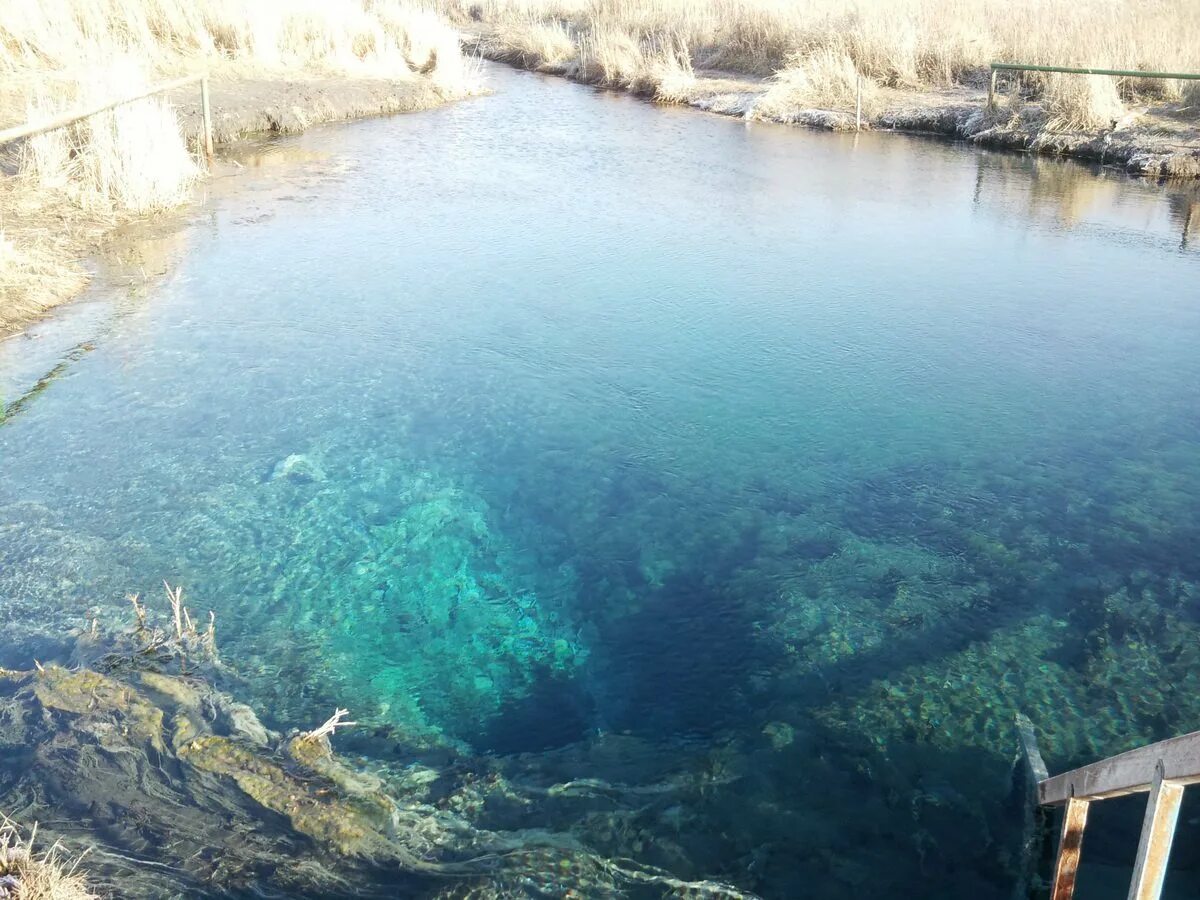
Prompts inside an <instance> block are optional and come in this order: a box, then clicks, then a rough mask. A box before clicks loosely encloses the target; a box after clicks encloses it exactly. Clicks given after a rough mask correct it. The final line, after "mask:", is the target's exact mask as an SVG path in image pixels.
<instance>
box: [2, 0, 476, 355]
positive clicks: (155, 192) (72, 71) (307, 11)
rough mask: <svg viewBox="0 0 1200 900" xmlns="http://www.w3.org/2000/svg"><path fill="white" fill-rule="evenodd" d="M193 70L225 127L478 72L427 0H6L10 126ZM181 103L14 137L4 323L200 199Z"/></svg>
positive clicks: (448, 85)
mask: <svg viewBox="0 0 1200 900" xmlns="http://www.w3.org/2000/svg"><path fill="white" fill-rule="evenodd" d="M195 72H208V73H210V76H211V81H212V83H213V87H214V97H215V100H214V104H215V106H216V111H217V115H218V120H219V121H220V122H223V123H225V126H226V127H225V128H224V129H223V131H222V133H221V136H224V137H231V136H234V135H235V134H236V133H237V132H238V130H239V128H244V129H254V128H258V127H271V128H274V129H275V130H284V129H285V128H298V127H302V126H303V125H306V124H313V123H315V122H318V121H322V120H328V119H334V118H347V117H350V116H353V115H359V114H367V113H371V112H386V111H393V110H402V109H405V110H406V109H416V108H423V107H427V106H432V105H436V104H438V103H441V102H445V101H446V100H449V99H454V98H457V97H460V96H464V95H466V94H469V93H471V92H473V91H474V90H476V89H477V85H478V75H479V73H478V66H477V65H476V64H475V63H474V62H473V60H471V59H470V58H468V57H466V56H464V55H463V54H462V52H461V50H460V42H459V34H458V31H457V30H456V29H455V28H454V27H453V26H452V25H451V24H450V23H449V22H448V21H447V19H446V17H445V16H444V15H443V14H442V13H440V12H437V11H435V10H434V9H432V8H431V7H429V6H426V5H423V4H421V3H420V2H419V0H38V2H36V3H33V2H28V0H0V128H5V127H9V126H13V125H17V124H21V123H24V122H39V121H43V120H45V119H49V118H50V117H52V116H53V115H55V114H57V113H60V112H62V111H65V110H71V109H77V108H81V107H87V106H89V105H99V104H102V103H104V102H107V101H110V100H113V99H116V98H120V97H124V96H130V95H133V94H136V93H138V92H139V91H140V90H142V89H143V88H145V87H147V86H149V85H151V84H155V83H158V82H160V81H162V80H164V79H166V78H169V77H172V76H178V75H183V74H191V73H195ZM364 82H369V83H370V84H371V86H372V90H371V91H368V92H366V93H365V94H364V92H363V91H362V89H361V88H362V84H363V83H364ZM314 83H317V84H319V86H320V94H321V102H320V103H317V104H312V106H311V108H306V107H305V104H306V103H311V102H312V101H311V97H312V95H313V93H314V90H313V88H312V85H313V84H314ZM343 85H344V86H346V88H347V89H348V88H350V87H351V86H353V87H355V88H356V90H354V91H348V93H349V94H350V95H352V96H353V98H354V99H353V100H351V99H349V98H348V97H343V98H339V89H340V88H341V87H342V86H343ZM289 88H290V89H289ZM364 96H365V98H366V99H364ZM180 99H181V98H180V97H179V96H177V95H173V96H170V97H162V96H159V97H153V98H149V99H146V100H141V101H138V102H136V103H133V104H128V105H124V106H120V107H118V108H117V109H114V110H112V111H111V112H107V113H104V114H101V115H97V116H94V117H91V118H89V119H86V120H84V121H82V122H79V123H78V124H76V125H73V126H71V127H68V128H61V129H57V130H55V131H51V132H47V133H45V134H42V135H39V136H36V137H33V138H30V139H28V140H25V141H23V142H19V143H18V144H17V145H15V146H14V145H8V146H4V147H0V170H2V174H0V334H3V333H4V331H6V330H13V329H14V328H16V327H18V326H19V324H20V323H22V322H24V321H27V320H28V319H30V318H32V317H35V316H36V315H38V314H39V313H40V312H41V311H43V310H45V309H47V308H49V307H51V306H53V305H55V304H56V303H58V302H61V301H62V300H63V299H66V298H67V297H70V296H72V295H73V294H75V293H77V292H78V291H79V290H80V288H81V286H82V285H83V284H84V283H85V282H86V276H85V274H84V272H83V271H82V270H81V268H80V267H79V263H78V261H79V259H80V258H81V257H82V256H84V255H86V254H88V253H90V252H92V251H94V250H95V248H96V246H97V244H98V243H99V241H100V240H101V239H102V238H103V236H104V235H105V234H106V233H108V232H109V231H110V230H111V229H112V228H113V227H114V226H115V225H117V224H120V223H121V222H123V221H126V220H128V219H129V218H131V217H136V216H145V215H150V214H154V213H156V212H159V211H162V210H166V209H171V208H174V207H176V206H178V205H180V204H181V203H183V202H184V201H185V200H186V199H187V198H188V197H189V196H190V193H191V189H192V186H193V184H194V183H195V181H196V180H197V179H198V178H199V177H201V173H202V168H203V167H202V161H201V160H200V159H199V158H198V153H197V143H196V141H195V140H194V139H189V138H191V137H194V135H190V134H189V130H192V131H194V128H190V127H189V126H187V125H186V123H181V121H180V115H179V110H178V109H177V108H176V104H177V103H179V101H180ZM256 107H262V108H263V109H257V108H256ZM276 108H277V109H278V110H282V112H279V111H277V109H276ZM264 112H265V115H264Z"/></svg>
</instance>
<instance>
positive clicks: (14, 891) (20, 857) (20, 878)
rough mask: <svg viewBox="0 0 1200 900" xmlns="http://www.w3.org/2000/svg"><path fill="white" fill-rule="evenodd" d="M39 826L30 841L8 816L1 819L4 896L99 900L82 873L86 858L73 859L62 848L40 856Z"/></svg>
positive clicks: (0, 871) (27, 899) (0, 870)
mask: <svg viewBox="0 0 1200 900" xmlns="http://www.w3.org/2000/svg"><path fill="white" fill-rule="evenodd" d="M36 838H37V826H36V825H35V826H34V828H33V830H32V832H31V833H30V835H29V836H28V837H24V836H23V834H22V832H21V829H20V828H19V827H18V826H17V825H16V823H14V822H13V821H12V820H11V819H9V818H8V817H7V816H3V817H0V878H3V879H8V884H7V885H5V886H3V887H0V896H4V897H12V898H13V900H97V898H98V896H99V895H97V894H94V893H92V891H91V890H90V889H89V888H88V884H87V877H86V875H85V873H83V872H82V871H80V869H79V864H80V862H81V860H82V857H77V858H76V859H73V860H72V859H70V858H68V857H67V855H66V853H65V852H64V850H63V848H62V846H61V845H59V844H57V843H56V844H54V845H53V846H51V847H49V848H48V849H46V850H44V851H42V852H40V853H38V852H36V851H35V850H34V843H35V840H36Z"/></svg>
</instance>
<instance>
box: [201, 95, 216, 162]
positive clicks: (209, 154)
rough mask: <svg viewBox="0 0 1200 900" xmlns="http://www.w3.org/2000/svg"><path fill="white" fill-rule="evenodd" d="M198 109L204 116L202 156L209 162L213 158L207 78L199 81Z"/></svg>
mask: <svg viewBox="0 0 1200 900" xmlns="http://www.w3.org/2000/svg"><path fill="white" fill-rule="evenodd" d="M200 107H201V111H202V113H203V115H204V156H205V157H206V158H207V159H208V161H209V162H212V158H213V129H212V110H211V109H210V108H209V105H208V76H207V75H205V76H204V77H203V78H201V79H200Z"/></svg>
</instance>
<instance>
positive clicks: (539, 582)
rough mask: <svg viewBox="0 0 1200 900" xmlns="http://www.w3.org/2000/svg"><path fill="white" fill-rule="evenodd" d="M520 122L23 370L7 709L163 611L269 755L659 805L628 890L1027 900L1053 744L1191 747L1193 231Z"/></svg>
mask: <svg viewBox="0 0 1200 900" xmlns="http://www.w3.org/2000/svg"><path fill="white" fill-rule="evenodd" d="M491 77H492V81H493V85H494V87H495V88H496V94H495V95H494V96H491V97H488V98H483V99H480V100H477V101H473V102H468V103H463V104H459V105H456V106H453V107H450V108H446V109H443V110H438V111H435V112H431V113H427V114H420V115H413V116H404V117H399V118H394V119H388V120H380V121H372V122H365V123H361V124H356V125H354V126H353V127H343V128H332V129H318V130H316V131H313V132H310V133H309V134H306V135H304V136H301V137H296V138H289V139H287V140H281V141H278V142H276V143H273V144H271V145H268V146H267V147H266V148H264V149H263V151H262V152H261V153H255V154H247V156H246V159H245V162H246V163H247V166H246V167H245V168H241V169H235V168H233V167H228V168H226V169H225V170H223V171H224V174H223V176H222V177H221V178H218V179H216V180H215V181H214V183H213V186H212V189H211V193H212V196H211V197H209V198H208V200H207V201H206V202H205V203H204V204H203V205H202V206H201V207H199V208H197V209H196V210H195V212H194V215H192V216H191V222H190V224H189V225H188V226H187V227H186V228H183V229H182V230H181V231H179V232H177V233H174V234H172V235H171V236H170V237H168V238H167V239H165V244H166V245H167V246H168V248H169V249H170V251H171V252H172V253H173V254H175V255H176V256H177V257H178V258H177V261H176V263H175V264H174V265H173V266H171V267H169V269H168V270H167V274H166V275H165V276H163V277H162V278H161V279H158V280H155V281H154V282H152V284H151V285H150V286H149V287H148V288H145V289H142V290H139V291H136V292H121V293H120V294H119V295H117V294H115V293H114V292H113V291H111V290H106V291H97V292H96V293H95V294H94V295H93V297H92V298H91V299H90V301H89V302H88V303H86V304H84V305H81V306H78V307H75V308H74V309H72V310H70V311H68V312H67V313H66V314H65V316H64V317H63V318H62V319H60V320H58V321H56V322H52V323H49V324H47V325H45V326H42V327H41V328H40V329H36V330H35V331H34V332H32V333H31V337H29V338H24V339H18V340H16V341H9V342H6V343H4V344H0V391H2V392H3V395H4V396H5V397H7V398H8V399H9V400H10V402H11V401H12V399H13V398H15V397H17V396H20V395H21V394H22V393H24V392H25V391H26V390H27V389H28V388H29V387H30V386H31V385H32V384H33V382H34V381H35V380H36V378H37V377H38V376H40V375H41V374H44V370H46V369H48V368H50V367H51V366H53V365H55V364H56V363H58V362H60V361H62V360H65V362H66V365H65V366H63V368H62V371H61V372H60V373H59V375H58V377H56V378H55V379H53V380H52V381H51V382H49V383H48V384H47V385H46V386H45V387H44V389H42V390H39V391H38V392H37V393H36V394H34V395H32V396H31V397H30V398H29V399H28V400H27V401H26V402H23V403H22V404H21V405H20V406H19V408H17V409H15V410H14V412H13V414H12V415H10V417H9V418H8V420H7V421H6V422H5V423H4V424H3V426H0V471H2V477H0V627H3V628H4V629H5V632H6V634H8V635H9V639H8V640H7V641H6V642H5V644H4V647H3V650H2V651H0V664H5V665H28V658H29V657H30V656H32V655H39V656H40V657H53V656H54V654H55V653H56V652H59V653H61V652H65V642H63V641H62V640H61V638H60V635H61V634H62V630H63V629H64V628H65V627H67V626H69V625H77V624H79V623H80V622H82V621H83V620H84V619H85V618H86V617H87V616H88V615H90V614H99V615H100V616H101V617H102V618H107V617H113V618H116V617H120V616H123V615H124V614H125V607H126V604H125V601H124V596H125V594H126V593H127V592H130V591H141V592H143V594H146V595H151V594H153V592H154V591H155V590H156V587H155V586H156V585H158V584H159V583H160V581H161V579H163V578H168V579H170V580H171V581H172V582H173V583H175V582H179V583H182V584H184V585H185V586H186V591H187V593H188V595H189V596H190V598H191V603H192V605H193V607H194V608H197V609H205V610H207V609H210V608H211V609H212V610H213V611H214V612H215V614H216V618H217V623H218V640H219V644H220V646H221V648H222V653H223V656H224V658H225V660H226V661H227V662H229V663H230V664H231V665H232V666H233V667H234V668H235V669H236V670H237V671H238V672H239V673H240V680H239V682H238V684H237V688H238V689H239V691H241V692H242V693H243V695H244V696H245V698H246V699H248V700H250V701H251V702H252V703H253V704H254V705H255V706H257V707H258V708H260V709H261V710H263V712H264V714H265V717H266V718H268V719H269V720H270V721H271V722H272V723H273V724H275V725H277V726H280V727H285V726H306V727H307V726H310V725H311V724H313V723H315V722H319V721H321V720H323V719H324V718H325V717H326V716H327V715H328V713H329V711H330V710H331V709H332V707H333V706H334V704H335V703H336V704H340V705H344V706H348V707H350V708H351V710H352V711H353V712H354V715H355V718H356V719H357V720H359V721H360V722H363V723H366V724H367V725H368V726H369V727H366V728H360V729H358V731H357V733H349V734H347V736H346V737H345V738H343V739H342V740H343V741H344V742H345V743H344V746H346V747H347V748H349V749H353V750H355V751H357V752H360V753H363V754H365V755H368V756H372V757H375V758H377V759H386V760H389V761H392V762H395V763H397V764H403V762H404V761H405V760H407V759H413V758H425V759H428V758H432V757H431V756H430V754H433V753H435V752H437V753H443V754H444V753H451V754H455V755H457V757H458V758H460V759H461V760H475V761H480V760H487V761H488V765H492V766H498V767H500V768H501V769H502V770H503V771H504V772H506V773H507V775H508V776H509V777H512V778H514V779H518V780H523V781H524V782H527V783H539V784H543V783H544V784H547V785H548V784H551V783H554V782H555V781H561V780H566V779H570V778H576V779H578V778H596V779H604V780H607V781H611V782H619V783H621V784H623V785H627V786H639V785H640V786H643V787H646V788H647V791H646V792H645V793H644V794H642V795H639V796H643V797H652V798H653V799H652V800H644V801H640V805H638V806H637V808H636V810H634V811H632V812H631V813H630V815H629V816H628V817H627V818H626V820H624V821H626V824H627V825H628V829H627V830H625V831H622V832H621V833H620V834H616V833H614V834H612V835H610V836H609V839H608V844H607V845H606V846H602V847H598V848H597V849H599V850H601V851H603V852H610V853H613V854H618V855H628V856H635V857H637V858H639V859H641V860H643V861H645V862H649V863H653V864H656V865H663V866H665V867H666V868H669V869H671V870H672V871H676V872H678V873H680V874H681V875H685V876H687V877H701V876H709V877H716V878H721V879H724V880H727V881H731V882H733V883H735V884H738V885H739V886H741V887H743V888H745V889H747V890H753V891H756V892H758V893H760V894H762V895H763V896H767V897H797V896H811V897H822V898H824V897H849V896H924V897H947V898H949V897H961V896H966V895H968V893H970V894H971V895H973V896H975V897H977V898H981V900H982V898H990V897H997V898H999V897H1007V896H1008V891H1009V887H1008V882H1009V879H1010V877H1011V866H1010V865H1009V860H1008V859H1007V857H1006V853H1008V848H1009V847H1010V844H1011V828H1010V825H1011V822H1012V821H1013V820H1012V818H1011V816H1010V813H1009V811H1008V809H1007V808H1006V806H1005V804H1004V798H1005V793H1006V790H1007V786H1008V767H1009V765H1010V763H1011V759H1012V755H1013V753H1014V751H1015V746H1016V745H1015V732H1014V730H1013V726H1012V717H1013V714H1014V713H1015V712H1016V711H1024V712H1025V713H1026V714H1028V715H1029V716H1030V717H1031V718H1032V719H1033V721H1034V723H1035V725H1036V727H1037V729H1038V731H1039V735H1040V736H1041V738H1042V740H1043V742H1044V745H1045V747H1044V749H1045V751H1046V755H1047V757H1048V761H1049V763H1050V767H1051V770H1052V771H1055V770H1059V769H1062V768H1065V767H1066V766H1069V765H1074V764H1079V763H1083V762H1086V761H1089V760H1090V759H1092V758H1094V757H1096V756H1099V755H1106V754H1109V753H1112V752H1116V751H1119V750H1122V749H1126V748H1128V747H1130V746H1134V745H1137V744H1141V743H1144V742H1146V741H1149V740H1154V739H1158V738H1162V737H1167V736H1170V735H1173V734H1176V733H1179V732H1182V731H1188V730H1193V729H1195V728H1196V727H1200V691H1198V688H1200V683H1198V682H1200V643H1198V641H1197V638H1198V637H1200V626H1198V617H1200V557H1197V555H1196V547H1197V545H1198V543H1200V541H1198V538H1200V404H1198V401H1200V302H1198V301H1200V287H1198V285H1200V252H1198V251H1197V249H1196V248H1195V246H1189V245H1188V238H1189V237H1190V238H1192V239H1193V240H1195V241H1196V242H1200V235H1197V234H1196V233H1195V231H1194V230H1193V232H1192V233H1191V235H1189V234H1188V232H1187V227H1188V226H1187V224H1186V211H1187V207H1188V204H1189V203H1191V204H1195V203H1197V196H1196V194H1195V193H1189V192H1188V191H1187V190H1185V189H1184V188H1181V187H1178V188H1171V187H1165V188H1164V187H1160V186H1156V185H1151V184H1145V183H1139V182H1135V181H1129V180H1125V179H1123V178H1120V177H1117V176H1115V175H1113V174H1111V173H1107V174H1103V173H1102V174H1097V173H1093V172H1091V171H1088V170H1085V169H1083V168H1082V167H1076V166H1068V165H1064V164H1060V163H1056V162H1052V161H1046V160H1034V159H1027V158H1024V157H1014V156H997V155H990V154H986V153H981V152H977V151H974V150H964V149H961V148H956V147H952V146H949V145H946V144H942V143H936V142H929V141H924V140H920V139H916V138H904V137H898V136H889V135H881V136H874V135H863V136H860V137H859V138H858V139H855V138H854V137H853V136H845V137H843V136H833V135H827V134H817V133H808V132H804V131H800V130H793V129H782V128H772V127H746V126H744V125H743V124H741V123H738V122H734V121H729V120H725V119H718V118H713V117H708V116H705V115H701V114H698V113H695V112H692V111H680V110H673V109H661V108H653V107H651V106H648V105H645V104H641V103H638V102H636V101H632V100H629V99H627V98H622V97H615V96H612V95H607V94H598V93H595V92H593V91H590V90H588V89H585V88H582V87H579V86H576V85H570V84H566V83H563V82H558V81H548V80H543V79H540V78H537V77H535V76H531V75H527V74H520V73H515V72H510V71H508V70H502V69H496V70H493V71H492V73H491ZM160 249H161V248H160ZM84 339H86V341H87V344H86V346H85V347H83V348H81V349H80V348H76V349H75V350H73V351H71V350H70V348H71V347H74V346H75V345H76V344H78V343H79V342H80V341H81V340H84ZM289 458H291V462H290V463H289V462H288V460H289ZM462 764H464V765H465V764H466V763H462ZM656 785H657V786H658V787H653V786H656ZM663 785H668V786H669V785H676V786H677V787H676V788H664V787H662V786H663ZM652 787H653V790H651V788H652ZM528 815H531V816H534V817H535V818H536V815H534V814H533V813H530V814H528ZM497 816H499V814H497ZM544 818H545V821H541V820H539V824H546V825H548V826H550V827H554V828H559V829H562V830H564V831H571V830H573V829H576V828H581V827H582V826H580V825H579V823H577V822H573V821H553V820H552V813H551V812H550V811H546V812H545V814H544ZM1185 818H1186V817H1185ZM1185 827H1186V828H1193V829H1194V825H1185ZM1186 834H1190V832H1186ZM1186 834H1185V837H1181V839H1180V843H1179V846H1184V845H1185V844H1186V843H1187V841H1186ZM588 837H589V839H590V840H593V841H595V840H597V838H596V835H595V834H594V833H589V835H588ZM1193 837H1194V835H1193ZM1130 853H1132V848H1130ZM1118 856H1119V852H1118ZM1192 856H1194V854H1192ZM1177 857H1178V858H1179V860H1181V861H1182V862H1185V863H1186V862H1188V860H1189V859H1191V857H1189V851H1187V850H1184V851H1180V852H1179V853H1177ZM1191 861H1193V862H1194V859H1192V860H1191ZM1186 877H1188V875H1187V873H1186V872H1184V873H1183V874H1178V875H1173V876H1172V878H1173V879H1178V878H1186Z"/></svg>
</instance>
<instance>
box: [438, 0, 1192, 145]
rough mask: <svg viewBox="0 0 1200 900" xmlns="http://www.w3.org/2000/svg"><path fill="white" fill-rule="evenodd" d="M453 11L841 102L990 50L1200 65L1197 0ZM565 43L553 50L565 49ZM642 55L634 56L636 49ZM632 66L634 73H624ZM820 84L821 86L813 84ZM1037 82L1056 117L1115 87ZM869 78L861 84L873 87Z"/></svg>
mask: <svg viewBox="0 0 1200 900" xmlns="http://www.w3.org/2000/svg"><path fill="white" fill-rule="evenodd" d="M443 3H444V5H445V8H446V9H447V10H448V11H450V13H451V14H452V15H454V16H456V17H460V18H462V19H470V20H475V21H482V22H484V23H485V24H489V25H492V24H501V23H508V22H513V21H521V22H524V23H527V24H526V27H529V25H528V23H543V24H547V25H549V24H553V25H554V26H555V27H558V28H561V29H562V30H563V33H569V34H571V35H574V36H575V37H574V40H575V43H576V44H577V47H578V50H577V52H578V53H579V57H580V62H581V64H582V65H583V71H584V74H588V73H590V72H591V71H592V69H590V68H589V63H592V64H594V66H598V67H599V71H601V72H602V73H604V75H603V77H602V78H601V79H600V80H604V81H607V82H611V81H612V80H613V79H614V77H615V78H616V79H617V80H618V81H620V80H625V79H626V77H627V73H628V72H629V71H631V70H635V69H643V68H648V62H647V61H648V58H649V57H650V56H652V55H653V53H654V48H655V47H656V46H657V45H659V44H661V42H662V41H663V40H664V39H666V40H669V41H670V42H672V43H673V44H675V45H680V44H682V45H685V46H687V47H689V48H691V60H690V61H691V63H692V64H693V65H694V66H696V67H697V68H720V69H723V70H728V71H732V72H736V73H743V74H747V75H754V76H773V77H774V81H773V87H772V90H773V91H774V97H773V99H772V102H773V103H782V102H784V100H785V99H786V97H787V96H790V97H791V98H792V99H793V100H794V101H796V102H800V101H801V99H802V98H805V100H804V102H813V103H817V104H818V105H829V104H832V103H834V102H837V103H840V104H842V105H844V104H845V102H846V96H845V94H846V92H845V91H844V90H843V87H844V85H845V84H846V83H848V81H849V80H850V78H849V74H850V73H851V72H853V73H854V75H855V78H857V76H858V75H860V74H861V75H862V76H864V78H866V79H868V80H869V82H870V85H875V86H879V87H894V88H910V89H918V90H920V89H927V88H930V87H935V86H947V85H953V84H970V85H974V86H976V87H979V86H981V85H982V84H983V82H984V79H985V77H986V68H987V64H988V63H989V62H992V61H997V60H1009V61H1018V62H1027V63H1034V64H1048V65H1052V64H1058V65H1079V66H1106V67H1114V68H1129V69H1137V68H1152V69H1159V70H1162V69H1166V70H1172V71H1200V3H1197V2H1195V0H443ZM563 52H564V51H563V50H562V49H561V47H560V49H559V50H558V51H557V53H558V55H559V56H561V55H562V53H563ZM639 53H640V55H641V56H642V57H644V58H645V59H644V60H638V59H637V57H638V55H639ZM634 80H637V79H634ZM822 85H824V87H822ZM1023 86H1024V88H1025V92H1026V93H1027V94H1029V95H1030V96H1032V97H1034V98H1035V99H1036V97H1037V95H1038V93H1039V91H1043V90H1044V91H1045V92H1046V97H1045V99H1046V101H1047V104H1050V105H1053V106H1054V110H1053V111H1051V113H1050V118H1051V120H1052V121H1055V122H1058V123H1060V124H1063V125H1067V124H1071V125H1084V124H1086V125H1087V126H1089V127H1090V126H1092V125H1095V124H1096V123H1106V122H1109V121H1111V119H1112V118H1113V116H1112V115H1111V113H1112V112H1113V108H1112V106H1111V103H1110V101H1111V95H1110V94H1109V92H1108V91H1107V90H1106V89H1101V88H1095V87H1094V86H1086V87H1078V86H1068V85H1066V84H1062V85H1059V84H1057V83H1052V82H1051V81H1050V80H1048V79H1045V78H1040V77H1037V76H1033V77H1029V78H1026V79H1024V80H1023ZM869 87H870V86H868V89H869ZM1117 87H1118V89H1119V90H1121V91H1123V92H1124V93H1125V95H1126V97H1127V98H1128V97H1129V96H1130V95H1131V94H1136V93H1138V92H1147V91H1149V92H1150V93H1153V94H1157V95H1163V94H1165V95H1166V96H1167V97H1168V98H1178V97H1179V96H1180V94H1181V87H1180V85H1178V84H1176V83H1173V82H1167V83H1165V84H1164V83H1161V82H1155V83H1148V82H1147V80H1145V79H1138V80H1132V79H1131V80H1128V82H1127V83H1126V84H1119V85H1117Z"/></svg>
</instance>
